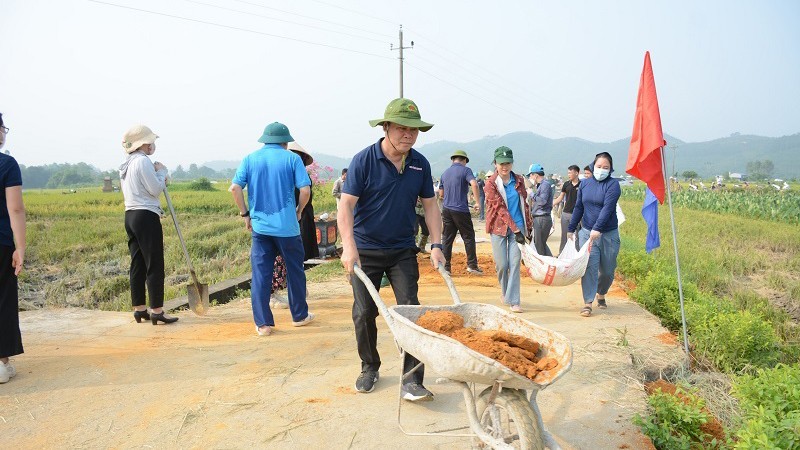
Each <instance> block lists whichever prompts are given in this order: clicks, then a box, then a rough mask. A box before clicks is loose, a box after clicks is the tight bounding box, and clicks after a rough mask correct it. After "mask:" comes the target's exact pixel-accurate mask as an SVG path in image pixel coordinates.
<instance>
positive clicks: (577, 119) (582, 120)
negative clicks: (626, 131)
mask: <svg viewBox="0 0 800 450" xmlns="http://www.w3.org/2000/svg"><path fill="white" fill-rule="evenodd" d="M406 32H409V33H414V34H416V35H417V36H419V37H420V38H422V39H423V40H424V41H427V43H430V44H432V45H433V46H435V47H439V48H441V49H443V50H444V51H446V52H449V53H451V54H453V55H455V56H457V57H458V58H459V59H461V60H462V61H464V62H465V63H469V64H471V65H473V66H475V67H478V68H480V69H481V70H483V71H484V72H486V73H488V74H490V75H492V76H493V77H495V78H497V79H499V80H502V81H505V82H507V83H508V84H512V85H514V86H516V87H517V88H519V89H520V90H521V91H523V92H525V93H527V94H529V95H530V96H532V97H534V98H537V99H539V100H540V101H542V102H544V103H546V104H548V105H550V108H549V109H552V108H556V109H560V110H561V111H562V112H564V113H566V114H569V115H571V116H573V117H572V118H570V117H567V116H565V115H563V114H560V113H558V112H557V111H551V112H552V113H554V114H556V115H559V116H560V117H562V118H564V119H566V120H569V121H570V122H572V123H574V124H576V125H581V126H582V127H586V125H591V126H590V127H589V128H592V129H594V130H595V134H599V135H602V136H604V137H606V138H608V139H610V140H612V141H613V140H616V139H614V138H612V137H611V136H609V135H607V134H605V132H603V131H601V130H604V129H606V128H608V127H606V126H604V125H603V124H599V123H596V122H594V121H592V120H590V119H587V118H585V117H582V116H580V115H579V114H577V113H575V112H572V111H570V110H568V109H566V108H564V107H563V106H560V105H558V104H556V103H554V102H552V101H550V100H548V99H547V98H545V97H542V96H541V95H539V94H537V93H535V92H533V91H532V90H530V89H529V88H528V87H526V86H523V85H521V84H519V83H517V82H515V81H513V80H511V79H509V78H506V77H504V76H503V75H502V74H499V73H497V72H494V71H492V70H489V69H487V68H486V67H485V65H483V64H479V63H476V62H474V61H471V60H470V59H469V58H466V57H464V56H463V55H460V54H458V53H456V52H455V51H453V50H450V49H449V48H447V47H445V46H444V45H441V44H438V43H436V41H434V40H432V39H430V38H428V37H426V36H424V35H422V34H421V33H419V32H417V31H416V30H412V29H408V28H407V29H406ZM417 42H419V40H417ZM421 48H422V47H421ZM425 50H426V51H429V52H431V53H432V54H434V55H436V56H438V57H439V58H441V59H443V60H446V61H449V62H450V63H451V64H454V65H456V66H459V67H461V68H463V69H465V70H471V69H468V68H467V67H464V65H463V64H460V63H458V62H456V61H454V60H452V59H451V58H448V57H446V56H444V55H442V54H441V53H438V52H436V51H434V50H431V49H430V48H425ZM472 73H473V74H475V72H474V70H472ZM475 76H478V77H479V78H481V79H482V80H484V81H486V82H488V83H491V84H494V85H496V86H499V87H501V88H503V89H506V90H508V88H505V87H503V86H502V85H500V84H497V83H496V82H495V81H492V80H489V79H487V78H485V77H483V76H479V75H478V74H475ZM595 125H596V126H597V127H599V128H595Z"/></svg>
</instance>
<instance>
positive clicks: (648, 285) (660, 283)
mask: <svg viewBox="0 0 800 450" xmlns="http://www.w3.org/2000/svg"><path fill="white" fill-rule="evenodd" d="M697 295H698V294H697V287H695V285H694V284H692V283H684V284H683V296H684V301H685V302H686V303H687V304H688V303H690V302H693V301H694V299H695V298H697ZM630 296H631V298H633V299H634V300H636V301H637V302H639V303H641V304H642V306H644V307H645V308H646V309H647V310H648V311H650V312H651V313H653V314H655V315H656V316H658V317H659V318H660V319H661V324H662V325H664V326H665V327H666V328H667V329H669V330H671V331H678V330H680V329H681V309H680V297H679V295H678V280H677V278H676V277H675V275H671V274H666V273H665V272H664V271H661V270H660V271H657V272H651V273H650V274H648V275H647V276H646V277H645V278H644V280H643V281H642V282H641V284H639V285H638V286H637V287H636V289H634V290H633V291H631V293H630Z"/></svg>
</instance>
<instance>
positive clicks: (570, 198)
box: [553, 164, 581, 254]
mask: <svg viewBox="0 0 800 450" xmlns="http://www.w3.org/2000/svg"><path fill="white" fill-rule="evenodd" d="M580 170H581V169H580V167H578V166H576V165H574V164H573V165H571V166H569V169H567V175H568V176H569V180H567V181H565V182H564V184H563V185H562V186H561V194H559V195H558V197H556V199H555V200H553V206H556V205H558V204H559V203H561V201H562V200H563V201H564V210H563V211H562V212H561V246H560V247H559V250H558V253H559V254H561V252H562V251H564V246H565V245H567V227H568V226H569V221H570V220H571V219H572V209H573V208H575V202H576V201H577V199H578V189H579V188H580V185H581V181H580V180H579V179H578V173H579V172H580ZM576 247H577V245H576Z"/></svg>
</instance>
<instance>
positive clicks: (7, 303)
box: [0, 245, 22, 358]
mask: <svg viewBox="0 0 800 450" xmlns="http://www.w3.org/2000/svg"><path fill="white" fill-rule="evenodd" d="M13 254H14V247H6V246H4V245H3V246H0V358H8V357H9V356H15V355H20V354H22V333H21V332H20V330H19V295H18V294H19V293H18V291H17V276H16V275H14V268H13V267H11V255H13Z"/></svg>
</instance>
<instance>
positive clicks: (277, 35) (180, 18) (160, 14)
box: [87, 0, 394, 59]
mask: <svg viewBox="0 0 800 450" xmlns="http://www.w3.org/2000/svg"><path fill="white" fill-rule="evenodd" d="M87 1H89V2H92V3H99V4H101V5H108V6H114V7H117V8H122V9H128V10H131V11H139V12H143V13H148V14H153V15H156V16H163V17H169V18H172V19H178V20H184V21H187V22H194V23H200V24H204V25H210V26H213V27H218V28H224V29H229V30H237V31H243V32H246V33H253V34H258V35H262V36H269V37H273V38H277V39H284V40H287V41H293V42H300V43H303V44H309V45H316V46H318V47H326V48H332V49H336V50H342V51H346V52H351V53H358V54H361V55H367V56H372V57H375V58H381V59H394V58H393V57H391V56H383V55H378V54H375V53H369V52H365V51H361V50H355V49H352V48H345V47H339V46H336V45H330V44H323V43H321V42H313V41H307V40H304V39H298V38H293V37H289V36H283V35H280V34H274V33H266V32H263V31H257V30H251V29H248V28H241V27H235V26H233V25H224V24H221V23H216V22H209V21H206V20H200V19H192V18H190V17H184V16H178V15H175V14H167V13H163V12H159V11H152V10H149V9H141V8H134V7H132V6H126V5H120V4H117V3H109V2H104V1H100V0H87Z"/></svg>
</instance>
